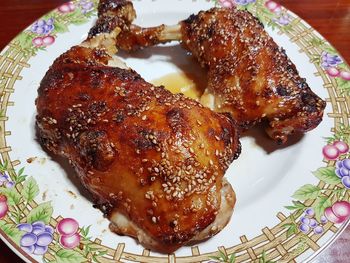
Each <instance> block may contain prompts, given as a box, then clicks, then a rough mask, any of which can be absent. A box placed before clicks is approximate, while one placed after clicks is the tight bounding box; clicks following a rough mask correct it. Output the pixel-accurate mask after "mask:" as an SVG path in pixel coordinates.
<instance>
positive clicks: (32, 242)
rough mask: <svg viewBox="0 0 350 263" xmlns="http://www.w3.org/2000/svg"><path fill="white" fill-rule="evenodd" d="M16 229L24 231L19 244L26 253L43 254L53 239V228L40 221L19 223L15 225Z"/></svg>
mask: <svg viewBox="0 0 350 263" xmlns="http://www.w3.org/2000/svg"><path fill="white" fill-rule="evenodd" d="M17 229H19V230H21V231H23V232H24V234H23V236H22V237H21V239H20V246H21V248H22V249H23V250H24V251H26V252H27V253H28V254H34V255H44V254H45V253H46V252H47V249H48V246H49V245H50V244H51V242H52V241H53V228H52V227H51V226H47V225H45V223H44V222H42V221H36V222H34V223H32V224H30V223H21V224H19V225H17Z"/></svg>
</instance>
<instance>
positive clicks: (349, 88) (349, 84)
mask: <svg viewBox="0 0 350 263" xmlns="http://www.w3.org/2000/svg"><path fill="white" fill-rule="evenodd" d="M336 82H337V85H338V88H339V89H340V90H341V92H342V93H343V94H347V95H350V81H349V80H344V79H342V78H336Z"/></svg>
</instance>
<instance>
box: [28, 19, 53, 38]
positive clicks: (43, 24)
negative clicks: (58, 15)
mask: <svg viewBox="0 0 350 263" xmlns="http://www.w3.org/2000/svg"><path fill="white" fill-rule="evenodd" d="M54 28H55V26H54V19H53V18H49V19H48V20H44V19H40V20H38V21H36V22H35V23H34V24H33V25H32V27H31V31H32V32H33V33H35V34H38V35H48V34H50V33H51V31H52V30H54Z"/></svg>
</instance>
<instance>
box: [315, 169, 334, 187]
mask: <svg viewBox="0 0 350 263" xmlns="http://www.w3.org/2000/svg"><path fill="white" fill-rule="evenodd" d="M313 174H314V175H315V176H316V177H317V178H318V179H320V180H321V181H323V182H325V183H326V184H330V185H337V184H339V183H341V180H340V178H339V177H338V176H337V175H336V174H335V167H332V166H330V167H321V168H319V169H317V171H315V172H313Z"/></svg>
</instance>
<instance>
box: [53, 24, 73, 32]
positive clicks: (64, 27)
mask: <svg viewBox="0 0 350 263" xmlns="http://www.w3.org/2000/svg"><path fill="white" fill-rule="evenodd" d="M54 26H55V32H56V33H66V32H68V31H69V29H68V26H67V25H65V24H63V23H59V22H55V23H54Z"/></svg>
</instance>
